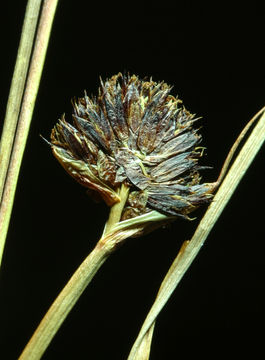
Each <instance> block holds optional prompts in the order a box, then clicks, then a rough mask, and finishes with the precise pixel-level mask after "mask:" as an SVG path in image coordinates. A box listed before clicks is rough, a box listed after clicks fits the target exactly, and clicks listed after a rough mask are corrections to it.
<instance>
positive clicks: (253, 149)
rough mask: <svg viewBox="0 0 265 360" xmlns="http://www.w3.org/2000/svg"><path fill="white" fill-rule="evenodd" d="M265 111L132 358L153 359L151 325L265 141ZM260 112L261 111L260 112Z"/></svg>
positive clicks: (176, 266)
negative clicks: (151, 355)
mask: <svg viewBox="0 0 265 360" xmlns="http://www.w3.org/2000/svg"><path fill="white" fill-rule="evenodd" d="M262 112H263V114H262V116H261V117H260V119H259V121H258V123H257V125H256V126H255V128H254V129H253V131H252V133H251V134H250V136H249V137H248V139H247V141H246V142H245V144H244V146H243V147H242V149H241V151H240V153H239V154H238V156H237V158H236V159H235V161H234V163H233V165H232V166H231V169H230V170H229V172H228V174H227V175H226V177H225V179H224V180H223V182H222V184H221V186H220V188H219V190H218V191H217V193H216V195H215V197H214V200H213V201H212V203H211V205H210V206H209V208H208V210H207V212H206V213H205V215H204V217H203V218H202V220H201V222H200V224H199V225H198V227H197V229H196V231H195V233H194V235H193V237H192V239H191V240H190V241H186V242H184V244H183V246H182V248H181V250H180V252H179V254H178V255H177V257H176V259H175V260H174V262H173V264H172V265H171V267H170V269H169V271H168V273H167V275H166V276H165V278H164V280H163V282H162V284H161V287H160V289H159V292H158V294H157V298H156V300H155V302H154V304H153V306H152V307H151V309H150V311H149V313H148V315H147V317H146V319H145V321H144V323H143V326H142V328H141V330H140V332H139V335H138V337H137V339H136V341H135V343H134V345H133V347H132V349H131V352H130V354H129V357H128V360H148V359H149V353H150V345H151V336H150V332H149V331H150V328H151V327H152V326H153V325H154V323H155V320H156V318H157V316H158V314H159V313H160V311H161V310H162V308H163V307H164V306H165V304H166V302H167V301H168V299H169V298H170V296H171V294H172V293H173V291H174V290H175V288H176V287H177V285H178V284H179V282H180V281H181V279H182V277H183V276H184V274H185V273H186V271H187V270H188V269H189V267H190V265H191V263H192V262H193V260H194V259H195V257H196V256H197V254H198V252H199V251H200V249H201V247H202V245H203V244H204V242H205V240H206V238H207V236H208V235H209V233H210V231H211V230H212V228H213V226H214V224H215V223H216V222H217V220H218V218H219V217H220V215H221V213H222V211H223V210H224V208H225V206H226V205H227V203H228V201H229V200H230V198H231V196H232V195H233V193H234V191H235V189H236V188H237V186H238V184H239V182H240V180H241V179H242V177H243V176H244V174H245V173H246V171H247V169H248V168H249V166H250V165H251V163H252V161H253V159H254V158H255V156H256V154H257V153H258V151H259V149H260V148H261V146H262V144H263V142H264V141H265V112H264V108H263V110H262ZM260 114H261V113H260V112H259V113H258V115H260ZM151 334H152V330H151Z"/></svg>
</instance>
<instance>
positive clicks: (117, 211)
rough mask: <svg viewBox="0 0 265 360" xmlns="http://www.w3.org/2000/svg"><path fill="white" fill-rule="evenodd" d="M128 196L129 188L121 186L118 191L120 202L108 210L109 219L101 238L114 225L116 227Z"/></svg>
mask: <svg viewBox="0 0 265 360" xmlns="http://www.w3.org/2000/svg"><path fill="white" fill-rule="evenodd" d="M128 194H129V187H128V186H126V185H125V184H122V185H121V188H120V190H119V193H118V195H119V197H120V199H121V201H120V202H118V203H116V204H114V205H113V206H112V208H111V210H110V215H109V219H108V221H107V222H106V225H105V229H104V232H103V236H105V235H106V234H107V233H109V231H111V230H112V228H113V226H114V225H117V224H118V223H119V221H120V218H121V212H122V210H123V207H124V205H125V203H126V201H127V197H128Z"/></svg>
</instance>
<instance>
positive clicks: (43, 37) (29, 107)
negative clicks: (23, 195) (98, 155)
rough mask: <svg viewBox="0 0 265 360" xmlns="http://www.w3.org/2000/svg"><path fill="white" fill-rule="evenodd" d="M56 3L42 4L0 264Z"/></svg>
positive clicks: (1, 211)
mask: <svg viewBox="0 0 265 360" xmlns="http://www.w3.org/2000/svg"><path fill="white" fill-rule="evenodd" d="M57 3H58V0H46V1H44V3H43V8H42V13H41V18H40V22H39V26H38V32H37V36H36V41H35V46H34V51H33V55H32V60H31V64H30V69H29V74H28V78H27V84H26V89H25V93H24V97H23V103H22V107H21V112H20V116H19V122H18V127H17V132H16V138H15V142H14V146H13V150H12V156H11V160H10V164H9V169H8V174H7V178H6V183H5V189H4V193H3V197H2V202H1V207H0V263H1V259H2V255H3V250H4V244H5V239H6V235H7V230H8V226H9V221H10V217H11V212H12V207H13V202H14V197H15V191H16V185H17V180H18V175H19V170H20V166H21V162H22V157H23V154H24V149H25V146H26V141H27V137H28V132H29V127H30V123H31V118H32V114H33V109H34V105H35V100H36V97H37V92H38V88H39V83H40V79H41V74H42V69H43V65H44V60H45V55H46V51H47V47H48V41H49V37H50V32H51V27H52V22H53V18H54V14H55V10H56V6H57Z"/></svg>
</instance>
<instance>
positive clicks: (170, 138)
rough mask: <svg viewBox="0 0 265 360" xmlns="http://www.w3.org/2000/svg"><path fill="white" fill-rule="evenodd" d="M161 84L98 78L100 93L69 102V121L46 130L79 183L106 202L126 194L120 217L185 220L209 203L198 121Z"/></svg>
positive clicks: (118, 77) (57, 154)
mask: <svg viewBox="0 0 265 360" xmlns="http://www.w3.org/2000/svg"><path fill="white" fill-rule="evenodd" d="M170 90H171V88H170V87H169V86H168V85H167V84H165V83H163V82H162V83H156V82H154V81H152V80H150V81H142V80H139V78H138V77H137V76H135V75H133V76H129V75H126V76H125V75H122V74H118V75H115V76H113V77H112V78H110V79H109V80H107V81H106V82H105V83H103V82H102V81H101V85H100V88H99V92H98V96H97V98H93V99H91V98H89V97H88V96H87V94H86V93H85V96H84V97H83V98H79V99H78V100H77V101H75V102H74V104H73V106H74V112H73V125H71V124H69V123H68V122H66V121H65V118H64V116H63V117H62V119H61V120H59V123H58V124H57V125H56V126H55V127H54V129H53V130H52V133H51V144H52V151H53V154H54V155H55V157H56V158H57V159H58V160H59V162H60V163H61V165H62V166H63V167H64V168H65V170H66V171H67V172H68V173H69V174H70V175H71V176H72V177H74V178H75V179H76V180H77V181H78V182H79V183H80V184H82V185H83V186H85V187H87V188H89V189H90V190H93V191H96V192H98V193H99V194H100V195H101V197H102V198H103V199H104V200H105V202H106V203H107V204H108V205H110V206H111V205H113V204H114V203H116V202H118V201H120V199H119V196H118V193H117V189H118V188H119V187H120V186H121V183H126V184H127V185H128V186H129V187H130V188H131V191H130V194H129V197H128V201H127V204H126V207H125V209H124V212H123V216H122V219H123V220H125V219H129V218H132V217H135V216H138V215H142V214H144V213H146V212H149V211H150V210H152V209H154V210H157V211H158V212H161V213H163V214H166V215H168V216H181V217H186V218H187V214H188V213H190V212H191V211H193V210H194V209H196V208H197V207H198V206H199V205H200V204H203V203H206V202H209V200H210V198H211V196H212V195H211V191H212V186H211V184H200V176H199V173H198V171H199V170H200V169H202V167H201V166H199V165H198V159H199V158H200V157H201V156H202V148H200V147H198V145H199V143H200V142H201V136H200V135H199V134H198V133H197V130H195V129H193V123H194V121H195V120H196V119H194V116H193V115H192V114H191V113H189V112H188V111H187V110H186V109H185V108H184V107H183V106H182V105H181V101H180V100H178V99H177V98H175V97H174V96H172V95H170V94H169V93H170Z"/></svg>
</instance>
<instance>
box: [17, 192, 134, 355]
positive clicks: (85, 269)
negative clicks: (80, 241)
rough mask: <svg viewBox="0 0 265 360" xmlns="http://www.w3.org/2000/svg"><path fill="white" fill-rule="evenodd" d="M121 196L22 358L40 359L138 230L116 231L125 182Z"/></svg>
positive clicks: (124, 201) (125, 195)
mask: <svg viewBox="0 0 265 360" xmlns="http://www.w3.org/2000/svg"><path fill="white" fill-rule="evenodd" d="M119 195H120V199H121V201H120V202H119V203H117V204H115V205H113V206H112V208H111V209H110V215H109V219H108V221H107V223H106V226H105V231H104V234H105V235H103V236H102V238H101V239H100V240H99V242H98V243H97V245H96V247H95V248H94V250H93V251H92V252H91V253H90V254H89V255H88V256H87V258H86V259H85V260H84V261H83V263H82V264H81V265H80V266H79V268H78V269H77V270H76V272H75V273H74V274H73V276H72V277H71V279H70V280H69V282H68V283H67V284H66V286H65V287H64V288H63V290H62V291H61V293H60V294H59V295H58V297H57V298H56V300H55V301H54V303H53V304H52V306H51V307H50V309H49V310H48V312H47V314H46V315H45V316H44V318H43V319H42V321H41V323H40V324H39V326H38V328H37V329H36V331H35V333H34V334H33V336H32V338H31V339H30V341H29V343H28V344H27V346H26V347H25V349H24V351H23V353H22V354H21V356H20V358H19V360H38V359H40V358H41V356H42V355H43V353H44V352H45V350H46V349H47V347H48V346H49V344H50V342H51V341H52V339H53V337H54V336H55V334H56V333H57V331H58V330H59V328H60V326H61V325H62V323H63V321H64V320H65V318H66V317H67V315H68V314H69V312H70V311H71V309H72V308H73V306H74V305H75V304H76V302H77V301H78V299H79V298H80V296H81V295H82V293H83V292H84V290H85V289H86V287H87V286H88V284H89V283H90V281H91V280H92V279H93V277H94V275H95V274H96V272H97V271H98V270H99V268H100V267H101V266H102V264H103V263H104V262H105V260H106V259H107V258H108V257H109V255H110V254H111V253H112V252H113V251H114V250H115V249H116V245H117V244H118V243H120V242H121V241H122V240H125V239H127V238H128V237H130V236H132V235H134V234H135V233H136V232H137V231H138V229H137V228H136V229H130V230H127V229H123V230H121V231H115V232H113V228H114V227H115V226H116V225H117V223H118V222H119V221H120V218H121V214H122V211H123V208H124V205H125V203H126V200H127V197H128V188H127V187H126V186H125V185H122V187H121V189H120V191H119ZM106 229H107V231H106Z"/></svg>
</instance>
